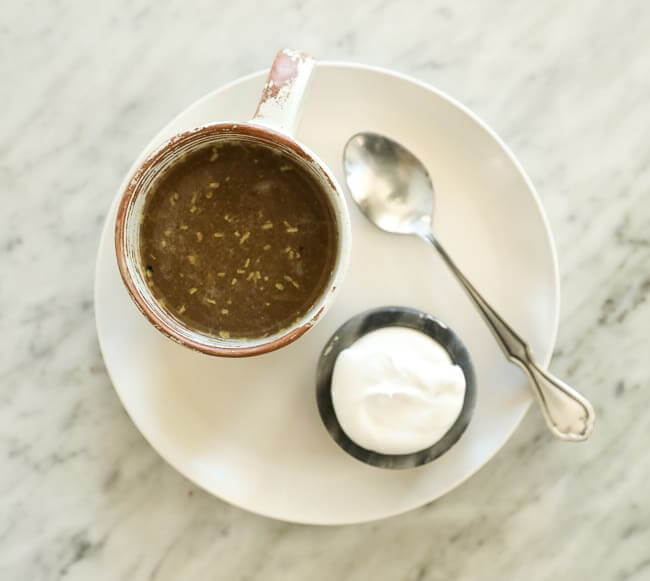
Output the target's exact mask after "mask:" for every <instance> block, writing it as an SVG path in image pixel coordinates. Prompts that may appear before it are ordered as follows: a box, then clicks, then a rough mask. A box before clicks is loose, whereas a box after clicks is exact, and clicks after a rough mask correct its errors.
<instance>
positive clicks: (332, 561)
mask: <svg viewBox="0 0 650 581" xmlns="http://www.w3.org/2000/svg"><path fill="white" fill-rule="evenodd" d="M648 30H650V5H649V4H648V3H647V2H645V1H644V0H630V1H627V2H605V1H604V0H585V1H582V0H576V1H574V2H566V1H562V0H549V1H546V2H517V1H514V0H504V1H500V0H488V1H478V0H475V1H471V0H462V1H459V2H451V1H449V0H447V1H431V2H408V1H405V2H386V1H382V0H367V1H363V2H349V1H342V0H332V1H330V2H327V3H324V2H316V1H315V0H314V1H311V0H310V1H300V0H280V1H278V2H273V3H259V2H254V3H253V2H250V1H243V2H227V3H226V2H209V1H207V0H201V1H196V2H181V1H180V0H171V1H170V2H164V3H157V2H153V1H152V0H136V1H134V2H125V1H124V0H118V1H116V2H82V1H80V0H77V1H74V0H67V1H62V2H42V3H31V2H13V3H9V2H5V3H4V4H3V6H2V10H1V11H0V104H2V107H3V111H2V115H0V136H1V139H0V189H1V194H0V195H1V197H0V200H1V201H2V208H1V210H0V264H1V268H0V336H1V337H2V343H1V346H2V348H1V349H0V458H1V461H0V462H1V464H0V466H1V469H0V579H2V580H3V581H4V580H9V581H13V580H21V581H22V580H26V579H29V580H30V581H38V580H48V581H50V580H52V581H53V580H59V579H65V580H86V579H93V580H103V579H107V580H115V579H125V580H126V579H128V580H141V579H151V580H156V581H161V580H177V579H184V580H190V579H228V580H237V579H241V580H244V579H246V580H248V581H262V580H264V581H267V580H271V581H272V580H275V579H283V580H284V579H314V580H318V579H328V580H329V579H341V580H345V581H362V580H367V579H379V580H403V581H415V580H425V581H438V580H447V579H455V580H457V581H473V580H476V579H481V580H488V581H489V580H502V579H527V580H529V581H545V580H548V579H554V580H555V579H557V580H563V579H578V578H582V579H590V580H620V581H623V580H629V581H643V580H646V579H648V578H650V500H649V498H650V495H649V494H648V481H649V480H650V453H649V452H648V438H649V437H650V408H649V405H648V404H649V400H650V366H649V365H648V353H649V352H650V348H649V346H650V337H649V334H648V328H650V300H649V297H650V193H649V192H650V140H649V139H648V129H649V127H650V105H649V103H650V75H649V70H650V36H649V35H648ZM285 45H286V46H295V47H301V48H304V49H306V50H308V51H310V52H311V53H312V54H314V55H316V56H318V57H321V58H328V59H346V60H354V61H361V62H367V63H370V64H375V65H382V66H386V67H389V68H393V69H396V70H398V71H402V72H404V73H407V74H411V75H414V76H417V77H419V78H421V79H422V80H424V81H427V82H429V83H432V84H434V85H436V86H437V87H440V88H441V89H443V90H444V91H446V92H448V93H450V94H451V95H453V96H455V97H456V98H458V99H459V100H460V101H462V102H463V103H465V104H467V105H468V106H469V107H471V108H472V109H473V110H474V111H476V112H477V113H478V114H479V115H480V116H482V117H483V118H484V119H485V120H486V121H487V122H488V123H489V124H490V125H492V126H493V127H494V128H495V129H496V130H497V132H498V133H500V134H501V136H502V137H504V139H505V140H506V142H508V143H509V144H510V145H511V147H512V148H513V150H514V152H515V153H516V155H517V156H518V157H519V159H520V160H521V161H522V163H523V164H524V166H525V167H526V169H527V170H528V173H529V174H530V176H531V178H532V179H533V182H534V183H535V184H536V186H537V188H538V191H539V193H540V196H541V198H542V200H543V202H544V205H545V208H546V211H547V213H548V216H549V220H550V224H551V227H552V230H553V232H554V234H555V237H556V241H557V245H558V251H559V255H560V267H561V275H562V296H563V302H562V316H561V324H560V330H559V338H558V345H557V350H556V353H555V357H554V359H553V363H552V368H553V370H554V371H555V372H556V373H557V374H558V375H560V376H562V377H565V378H566V379H567V380H568V381H570V382H571V383H573V384H575V385H576V386H577V387H579V388H580V389H582V390H584V392H585V394H587V396H588V397H589V398H590V399H591V400H592V401H593V402H594V404H595V406H596V412H597V414H598V418H599V421H598V424H597V426H596V430H595V432H594V436H593V439H592V441H590V442H589V443H588V444H585V445H575V446H574V445H567V444H564V443H560V442H556V441H554V440H553V439H552V437H551V436H550V435H549V434H548V433H547V431H546V429H545V427H544V425H543V423H542V420H541V418H540V417H539V415H538V414H535V413H530V414H528V416H527V418H526V420H525V422H524V423H523V424H522V426H521V427H520V428H519V429H518V430H517V431H516V433H515V435H514V436H513V438H512V439H511V440H510V442H509V443H508V444H507V445H506V447H505V448H504V449H503V450H502V451H501V452H499V453H498V454H497V455H496V457H495V458H494V459H493V460H492V461H491V462H490V463H489V464H488V465H486V466H485V467H484V468H483V469H482V470H481V471H480V472H479V473H478V474H477V475H476V476H474V477H473V478H471V479H470V480H469V481H467V482H466V483H465V484H463V485H462V486H460V487H459V488H457V489H456V490H454V491H453V492H452V493H451V494H449V495H448V496H446V497H444V498H443V499H441V500H439V501H437V502H434V503H432V504H431V505H429V506H426V507H424V508H422V509H420V510H416V511H413V512H411V513H408V514H405V515H402V516H400V517H395V518H392V519H389V520H386V521H382V522H377V523H374V524H368V525H361V526H351V527H335V528H317V527H304V526H295V525H290V524H285V523H280V522H274V521H270V520H266V519H264V518H261V517H257V516H254V515H251V514H248V513H246V512H243V511H241V510H239V509H236V508H233V507H231V506H228V505H226V504H224V503H222V502H220V501H218V500H215V499H214V498H212V497H210V496H208V495H207V494H205V493H204V492H202V491H200V490H198V489H196V488H195V487H194V486H192V485H191V484H190V483H188V482H187V481H186V480H185V479H184V478H183V477H181V476H180V475H179V474H177V473H176V472H174V471H173V470H172V469H171V468H170V467H169V466H167V465H166V464H165V462H164V461H163V460H161V459H160V458H159V457H158V455H157V454H156V453H155V452H154V451H153V450H152V449H151V448H150V447H149V445H148V444H147V443H146V442H145V441H144V440H143V438H142V437H141V436H140V435H139V433H138V432H137V430H136V429H135V427H134V426H133V425H132V423H131V422H130V420H129V419H128V417H127V416H126V414H125V412H124V411H123V409H122V407H121V406H120V404H119V402H118V400H117V397H116V395H115V393H114V391H113V389H112V387H111V385H110V381H109V379H108V377H107V375H106V371H105V369H104V366H103V363H102V360H101V356H100V354H99V350H98V346H97V341H96V337H95V328H94V321H93V305H92V286H93V268H94V260H95V252H96V246H97V242H98V237H99V232H100V228H101V225H102V222H103V219H104V217H105V215H106V212H107V209H108V205H109V203H110V200H111V198H112V196H113V194H114V192H115V190H116V188H117V186H118V185H119V183H120V181H121V179H122V176H123V175H124V173H125V172H126V170H127V168H128V167H129V165H130V163H131V161H132V160H133V159H134V157H135V156H136V155H137V154H138V153H139V152H140V150H141V148H142V147H143V146H144V145H145V144H146V143H147V141H148V140H149V139H150V137H151V136H152V135H153V134H154V133H155V132H156V131H158V129H159V128H160V127H161V126H162V125H163V124H165V123H166V122H167V120H168V119H169V118H170V117H171V116H173V115H175V114H176V113H177V112H178V111H179V110H181V109H182V108H183V107H185V106H186V105H187V104H189V103H190V102H192V101H193V100H195V99H196V98H198V97H200V96H201V95H203V94H204V93H206V92H207V91H209V90H211V89H213V88H214V87H216V86H218V85H220V84H222V83H224V82H226V81H229V80H231V79H233V78H235V77H237V76H240V75H242V74H245V73H248V72H251V71H254V70H258V69H260V68H263V67H265V66H268V63H269V60H270V57H271V56H272V54H273V53H274V52H275V50H276V49H277V48H279V47H281V46H285Z"/></svg>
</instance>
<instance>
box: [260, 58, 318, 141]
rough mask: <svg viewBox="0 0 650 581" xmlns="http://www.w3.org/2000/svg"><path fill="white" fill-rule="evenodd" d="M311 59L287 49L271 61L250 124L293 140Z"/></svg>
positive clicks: (311, 62)
mask: <svg viewBox="0 0 650 581" xmlns="http://www.w3.org/2000/svg"><path fill="white" fill-rule="evenodd" d="M313 69H314V59H313V58H311V57H310V56H309V55H308V54H306V53H304V52H300V51H297V50H292V49H290V48H284V49H282V50H281V51H280V52H279V53H278V54H277V55H276V57H275V60H274V61H273V64H272V65H271V70H270V71H269V76H268V78H267V79H266V84H265V85H264V90H263V91H262V97H261V98H260V102H259V104H258V105H257V110H256V111H255V116H254V117H253V119H251V122H252V123H256V124H257V125H263V126H264V127H268V128H269V129H273V130H275V131H279V132H280V133H284V134H286V135H290V136H293V134H294V131H295V129H296V125H297V124H298V119H299V113H300V106H301V103H302V99H303V97H304V95H305V91H306V90H307V84H308V82H309V77H310V76H311V72H312V70H313Z"/></svg>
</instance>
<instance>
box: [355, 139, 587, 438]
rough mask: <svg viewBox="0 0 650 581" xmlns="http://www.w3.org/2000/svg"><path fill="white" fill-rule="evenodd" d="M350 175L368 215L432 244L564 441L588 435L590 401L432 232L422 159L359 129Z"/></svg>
mask: <svg viewBox="0 0 650 581" xmlns="http://www.w3.org/2000/svg"><path fill="white" fill-rule="evenodd" d="M343 166H344V170H345V178H346V181H347V184H348V188H349V189H350V193H351V194H352V197H353V198H354V200H355V202H356V203H357V204H358V205H359V207H360V208H361V210H362V211H363V213H364V214H365V215H366V217H367V218H368V219H369V220H370V221H371V222H373V223H374V224H375V225H376V226H378V227H379V228H381V229H382V230H385V231H386V232H391V233H395V234H413V235H415V236H419V237H420V238H422V239H423V240H425V241H426V242H428V243H429V244H431V245H432V246H433V247H434V248H435V249H436V250H437V251H438V253H439V254H440V256H441V257H442V259H443V260H444V261H445V263H446V264H447V266H448V267H449V269H450V270H451V272H452V273H453V274H454V275H455V276H456V278H457V279H458V282H460V284H461V285H462V287H463V288H464V289H465V291H466V292H467V294H468V295H469V297H470V298H471V299H472V301H473V302H474V304H475V305H476V308H477V309H478V310H479V312H480V314H481V315H482V317H483V319H484V320H485V322H486V323H487V325H488V327H489V329H490V331H492V334H493V335H494V337H495V338H496V340H497V343H498V344H499V346H500V347H501V349H502V350H503V352H504V353H505V355H506V357H507V358H508V359H509V360H510V361H512V362H513V363H516V364H517V365H519V366H520V367H521V368H522V369H523V370H524V371H525V372H526V373H527V374H528V376H529V377H530V380H531V383H532V385H533V387H534V391H535V394H536V396H537V400H538V401H539V404H540V406H541V408H542V412H543V414H544V419H545V420H546V424H547V425H548V428H549V429H550V430H551V432H552V433H553V435H554V436H556V437H557V438H560V439H561V440H567V441H573V442H575V441H581V440H586V439H587V438H589V436H590V434H591V431H592V429H593V425H594V417H595V414H594V410H593V407H592V406H591V404H590V403H589V402H588V401H587V400H586V399H585V398H584V397H583V396H582V395H580V394H579V393H578V392H577V391H575V390H574V389H572V388H571V387H569V386H568V385H567V384H565V383H564V382H562V381H561V380H559V379H557V378H556V377H554V376H553V375H551V374H550V373H548V372H547V371H546V370H544V369H542V368H541V366H540V365H539V364H538V363H537V362H536V361H535V359H534V357H533V354H532V353H531V350H530V347H529V346H528V344H527V343H526V342H525V341H524V340H523V339H522V338H521V337H520V336H519V335H518V334H517V333H516V332H515V331H514V330H513V329H512V327H510V325H508V323H506V322H505V321H504V320H503V319H502V318H501V317H500V316H499V314H498V313H497V312H496V311H495V310H494V309H493V308H492V307H491V306H490V305H489V303H488V302H487V301H486V300H485V299H484V298H483V296H482V295H481V294H480V293H479V292H478V290H476V288H475V287H474V285H472V283H471V282H470V281H469V280H467V277H465V275H464V274H463V273H462V272H461V270H460V269H459V268H458V267H457V266H456V264H455V263H454V261H453V260H452V259H451V257H450V256H449V254H447V252H446V251H445V249H444V248H443V247H442V245H441V244H440V242H439V241H438V240H437V239H436V237H435V236H434V234H433V230H432V217H433V202H434V196H435V193H434V189H433V184H432V182H431V178H430V177H429V174H428V172H427V170H426V168H425V167H424V166H423V165H422V163H421V162H420V160H419V159H418V158H417V157H415V155H413V154H412V153H411V152H410V151H408V150H407V149H405V148H404V147H402V146H401V145H400V144H399V143H397V142H395V141H393V140H391V139H389V138H387V137H384V136H382V135H377V134H374V133H358V134H357V135H354V136H353V137H352V138H351V139H350V140H349V141H348V142H347V144H346V145H345V151H344V154H343Z"/></svg>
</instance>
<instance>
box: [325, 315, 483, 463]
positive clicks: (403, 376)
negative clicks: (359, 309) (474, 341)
mask: <svg viewBox="0 0 650 581" xmlns="http://www.w3.org/2000/svg"><path fill="white" fill-rule="evenodd" d="M316 389H317V402H318V409H319V412H320V415H321V418H322V420H323V423H324V424H325V427H326V428H327V430H328V431H329V433H330V435H331V436H332V437H333V439H334V440H335V441H336V442H337V444H338V445H339V446H340V447H341V448H343V449H344V450H345V451H346V452H348V453H350V454H351V455H352V456H354V457H355V458H357V459H358V460H361V461H363V462H366V463H367V464H371V465H373V466H379V467H383V468H411V467H415V466H419V465H422V464H426V463H428V462H431V461H432V460H434V459H435V458H437V457H439V456H440V455H441V454H443V453H444V452H446V451H447V450H448V449H449V448H451V446H453V445H454V444H455V443H456V442H457V441H458V439H459V438H460V437H461V435H462V434H463V432H464V431H465V429H466V427H467V425H468V424H469V421H470V419H471V415H472V412H473V409H474V404H475V400H476V386H475V378H474V370H473V367H472V364H471V360H470V357H469V353H468V352H467V350H466V348H465V347H464V346H463V344H462V342H461V341H460V339H459V338H458V337H457V336H456V335H455V333H453V331H451V329H449V327H447V326H446V325H444V323H442V322H440V321H439V320H437V319H436V318H434V317H432V316H431V315H429V314H427V313H423V312H421V311H417V310H414V309H409V308H406V307H383V308H379V309H374V310H371V311H368V312H365V313H361V314H359V315H357V316H355V317H353V318H352V319H350V320H349V321H347V322H346V323H345V324H344V325H342V326H341V327H340V328H339V329H338V331H337V332H336V333H335V334H334V335H333V336H332V338H331V339H330V340H329V342H328V343H327V345H326V346H325V348H324V349H323V352H322V353H321V357H320V360H319V366H318V373H317V388H316Z"/></svg>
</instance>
